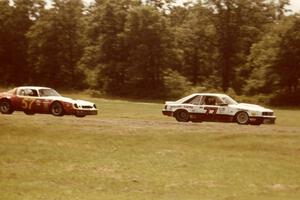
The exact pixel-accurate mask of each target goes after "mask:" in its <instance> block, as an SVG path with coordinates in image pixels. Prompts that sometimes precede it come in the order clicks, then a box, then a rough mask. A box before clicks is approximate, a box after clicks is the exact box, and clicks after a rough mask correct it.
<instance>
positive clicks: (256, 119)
mask: <svg viewBox="0 0 300 200" xmlns="http://www.w3.org/2000/svg"><path fill="white" fill-rule="evenodd" d="M275 121H276V116H263V117H250V123H251V122H252V123H255V122H259V123H261V124H275Z"/></svg>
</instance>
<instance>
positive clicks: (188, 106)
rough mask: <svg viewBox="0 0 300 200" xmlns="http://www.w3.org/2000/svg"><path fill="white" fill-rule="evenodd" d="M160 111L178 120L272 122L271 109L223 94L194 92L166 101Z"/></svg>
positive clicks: (246, 122) (253, 123)
mask: <svg viewBox="0 0 300 200" xmlns="http://www.w3.org/2000/svg"><path fill="white" fill-rule="evenodd" d="M162 113H163V114H164V115H167V116H173V117H175V119H176V120H177V121H179V122H188V121H192V122H202V121H213V122H237V123H238V124H251V125H260V124H263V123H264V124H274V123H275V120H276V116H274V112H273V110H270V109H267V108H264V107H262V106H258V105H254V104H246V103H237V102H236V101H235V100H233V99H232V98H231V97H229V96H227V95H225V94H214V93H196V94H192V95H189V96H187V97H184V98H182V99H179V100H177V101H167V102H166V103H165V107H164V109H163V110H162Z"/></svg>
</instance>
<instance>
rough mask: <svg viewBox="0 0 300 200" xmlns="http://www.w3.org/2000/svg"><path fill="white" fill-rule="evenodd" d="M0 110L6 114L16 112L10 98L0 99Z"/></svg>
mask: <svg viewBox="0 0 300 200" xmlns="http://www.w3.org/2000/svg"><path fill="white" fill-rule="evenodd" d="M0 112H1V113H2V114H6V115H9V114H12V113H13V112H14V109H13V107H12V105H11V102H10V101H9V100H8V99H4V100H1V101H0Z"/></svg>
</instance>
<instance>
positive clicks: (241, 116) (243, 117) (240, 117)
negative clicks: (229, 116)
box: [235, 112, 249, 125]
mask: <svg viewBox="0 0 300 200" xmlns="http://www.w3.org/2000/svg"><path fill="white" fill-rule="evenodd" d="M235 119H236V122H237V123H238V124H244V125H245V124H248V123H249V115H248V114H247V113H246V112H239V113H237V114H236V117H235Z"/></svg>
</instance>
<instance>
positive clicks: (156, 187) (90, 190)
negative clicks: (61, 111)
mask: <svg viewBox="0 0 300 200" xmlns="http://www.w3.org/2000/svg"><path fill="white" fill-rule="evenodd" d="M70 95H71V96H72V97H75V98H83V99H86V100H90V101H93V102H95V103H97V105H98V108H99V111H100V112H99V115H98V116H92V117H86V118H82V119H78V118H76V117H73V116H65V117H53V116H51V115H34V116H27V115H25V114H23V113H18V112H16V113H14V114H13V115H10V116H6V115H0V127H1V129H0V199H5V200H15V199H22V200H24V199H28V200H29V199H30V200H31V199H64V200H69V199H70V200H73V199H80V200H81V199H88V200H89V199H95V200H96V199H118V200H119V199H128V200H131V199H163V200H164V199H170V200H173V199H189V200H190V199H204V200H205V199H207V200H209V199H237V200H243V199H245V200H248V199H249V200H250V199H266V200H267V199H270V200H271V199H272V200H274V199H275V200H276V199H278V200H279V199H280V200H281V199H289V200H293V199H294V200H298V199H299V198H300V170H299V166H300V159H299V156H300V124H299V121H300V112H299V111H297V110H295V111H293V110H276V115H277V117H278V120H277V124H276V125H262V126H259V127H256V126H240V125H237V124H224V123H201V124H193V123H177V122H175V120H174V119H172V118H168V117H164V116H162V115H161V108H162V107H163V105H162V104H157V103H139V102H131V101H125V100H116V99H115V100H107V99H98V98H91V97H88V96H85V95H80V94H79V95H78V94H76V95H75V94H70Z"/></svg>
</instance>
